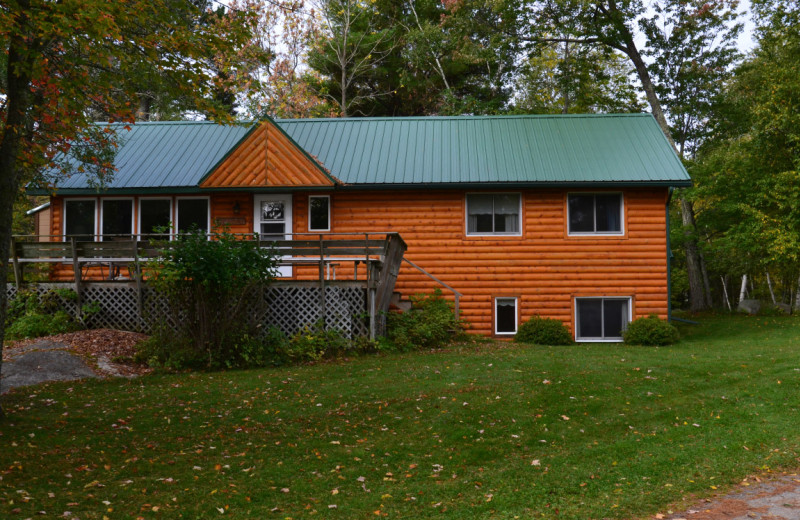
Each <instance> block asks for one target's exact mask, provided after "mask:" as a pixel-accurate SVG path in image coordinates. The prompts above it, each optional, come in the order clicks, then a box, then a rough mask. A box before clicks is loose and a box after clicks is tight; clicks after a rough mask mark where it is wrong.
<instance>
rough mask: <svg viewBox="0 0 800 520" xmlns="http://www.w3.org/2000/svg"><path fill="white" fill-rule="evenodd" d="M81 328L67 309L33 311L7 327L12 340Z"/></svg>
mask: <svg viewBox="0 0 800 520" xmlns="http://www.w3.org/2000/svg"><path fill="white" fill-rule="evenodd" d="M80 328H81V326H80V325H79V324H78V323H76V322H75V320H73V319H72V316H70V315H69V314H67V313H66V312H65V311H56V312H54V313H53V314H40V313H31V314H24V315H23V316H20V317H19V318H17V319H16V320H14V322H13V323H11V325H10V326H8V327H6V337H7V338H8V339H12V340H13V339H25V338H38V337H41V336H52V335H53V334H64V333H65V332H74V331H76V330H79V329H80Z"/></svg>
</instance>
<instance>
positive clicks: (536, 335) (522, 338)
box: [514, 316, 573, 345]
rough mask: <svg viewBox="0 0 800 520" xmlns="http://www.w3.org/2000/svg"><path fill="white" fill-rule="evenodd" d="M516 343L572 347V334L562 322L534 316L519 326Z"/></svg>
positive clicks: (515, 338)
mask: <svg viewBox="0 0 800 520" xmlns="http://www.w3.org/2000/svg"><path fill="white" fill-rule="evenodd" d="M514 341H517V342H520V343H533V344H536V345H571V344H572V342H573V341H572V334H570V333H569V329H567V327H565V326H564V324H563V323H561V321H560V320H555V319H552V318H542V317H541V316H534V317H533V318H531V319H529V320H528V321H526V322H525V323H523V324H522V325H520V326H519V330H517V334H516V336H514Z"/></svg>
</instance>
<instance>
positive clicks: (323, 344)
mask: <svg viewBox="0 0 800 520" xmlns="http://www.w3.org/2000/svg"><path fill="white" fill-rule="evenodd" d="M349 347H350V342H348V341H347V338H345V337H343V336H342V335H341V334H340V333H339V331H337V330H334V329H331V330H324V331H320V330H318V328H314V329H311V328H305V329H303V330H301V331H300V332H298V333H297V334H295V335H294V336H292V337H291V338H290V339H289V341H288V342H287V343H286V344H285V346H284V349H283V354H284V356H285V357H286V359H287V361H289V362H294V363H298V362H299V363H302V362H305V361H318V360H320V359H322V358H324V357H326V356H327V357H332V356H335V355H337V354H340V353H342V352H344V351H346V350H348V349H349Z"/></svg>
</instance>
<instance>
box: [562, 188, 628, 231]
mask: <svg viewBox="0 0 800 520" xmlns="http://www.w3.org/2000/svg"><path fill="white" fill-rule="evenodd" d="M624 206H625V204H624V201H623V198H622V193H570V194H568V195H567V213H568V218H567V225H568V226H569V234H570V235H622V234H623V233H624V230H623V222H624V215H625V208H624Z"/></svg>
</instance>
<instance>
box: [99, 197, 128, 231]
mask: <svg viewBox="0 0 800 520" xmlns="http://www.w3.org/2000/svg"><path fill="white" fill-rule="evenodd" d="M132 235H133V199H132V198H116V197H115V198H102V199H100V240H104V241H105V240H121V239H125V238H128V239H130V237H131V236H132Z"/></svg>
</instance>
